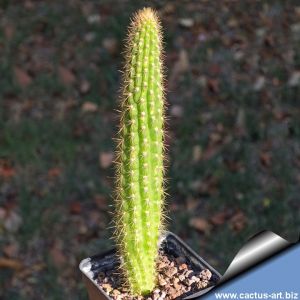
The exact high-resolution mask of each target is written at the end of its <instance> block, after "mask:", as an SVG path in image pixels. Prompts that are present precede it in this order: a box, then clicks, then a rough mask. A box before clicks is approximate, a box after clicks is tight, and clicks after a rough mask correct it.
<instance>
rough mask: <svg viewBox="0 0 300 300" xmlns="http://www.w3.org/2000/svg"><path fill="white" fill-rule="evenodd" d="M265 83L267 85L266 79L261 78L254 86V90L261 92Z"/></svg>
mask: <svg viewBox="0 0 300 300" xmlns="http://www.w3.org/2000/svg"><path fill="white" fill-rule="evenodd" d="M265 83H266V79H265V77H264V76H259V77H258V78H257V79H256V81H255V83H254V85H253V90H254V91H256V92H259V91H260V90H262V88H263V87H264V86H265Z"/></svg>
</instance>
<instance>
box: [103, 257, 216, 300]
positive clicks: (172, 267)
mask: <svg viewBox="0 0 300 300" xmlns="http://www.w3.org/2000/svg"><path fill="white" fill-rule="evenodd" d="M157 268H158V282H157V287H156V288H155V289H154V291H153V292H152V293H151V294H149V295H148V296H131V295H130V294H129V291H128V289H127V288H126V287H124V285H123V284H122V281H121V276H119V275H118V271H117V269H113V270H110V271H107V272H105V273H104V272H101V273H99V275H98V284H99V285H100V286H101V288H102V289H103V290H104V291H105V292H106V293H107V294H108V295H109V296H110V297H111V298H113V299H115V300H171V299H182V298H183V297H184V296H187V295H190V294H193V293H195V292H198V291H199V290H201V289H204V288H206V287H208V286H210V285H214V284H215V282H214V281H213V276H212V273H211V272H210V270H208V269H203V270H201V271H195V270H193V269H192V268H191V266H190V265H189V264H188V262H186V259H185V258H184V257H181V256H179V257H177V258H175V257H173V256H172V255H168V254H165V253H159V258H158V263H157Z"/></svg>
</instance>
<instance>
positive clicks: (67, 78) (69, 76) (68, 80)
mask: <svg viewBox="0 0 300 300" xmlns="http://www.w3.org/2000/svg"><path fill="white" fill-rule="evenodd" d="M58 74H59V77H60V79H61V81H62V83H63V84H64V85H72V84H73V83H75V81H76V77H75V75H74V74H73V72H72V71H71V70H69V69H67V68H66V67H63V66H60V67H59V68H58Z"/></svg>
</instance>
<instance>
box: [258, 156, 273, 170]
mask: <svg viewBox="0 0 300 300" xmlns="http://www.w3.org/2000/svg"><path fill="white" fill-rule="evenodd" d="M259 158H260V162H261V164H262V165H263V166H265V167H270V166H271V164H272V156H271V153H270V152H262V153H261V154H260V156H259Z"/></svg>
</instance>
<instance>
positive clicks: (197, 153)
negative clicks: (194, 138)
mask: <svg viewBox="0 0 300 300" xmlns="http://www.w3.org/2000/svg"><path fill="white" fill-rule="evenodd" d="M201 157H202V148H201V146H199V145H195V146H194V147H193V162H199V161H200V160H201Z"/></svg>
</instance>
